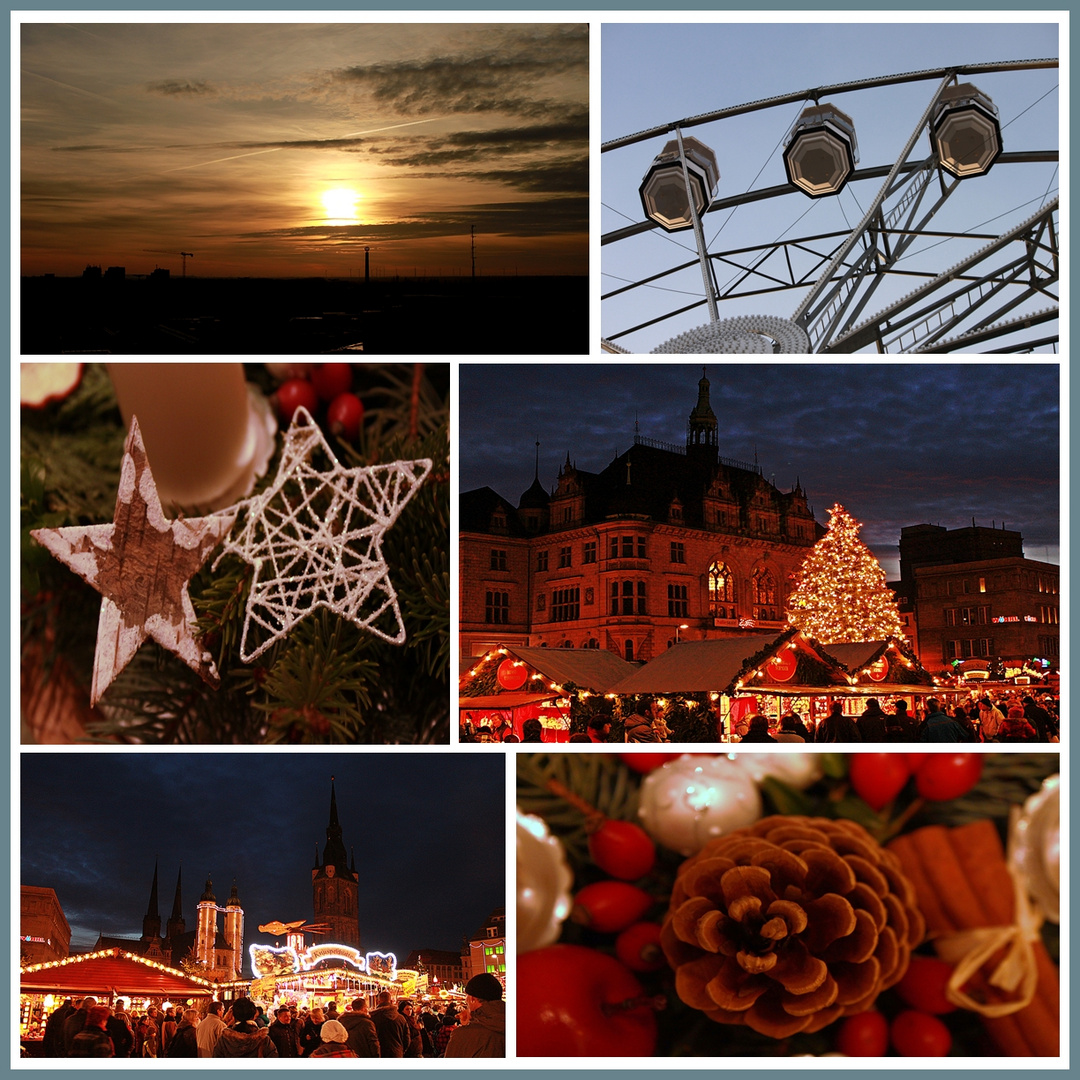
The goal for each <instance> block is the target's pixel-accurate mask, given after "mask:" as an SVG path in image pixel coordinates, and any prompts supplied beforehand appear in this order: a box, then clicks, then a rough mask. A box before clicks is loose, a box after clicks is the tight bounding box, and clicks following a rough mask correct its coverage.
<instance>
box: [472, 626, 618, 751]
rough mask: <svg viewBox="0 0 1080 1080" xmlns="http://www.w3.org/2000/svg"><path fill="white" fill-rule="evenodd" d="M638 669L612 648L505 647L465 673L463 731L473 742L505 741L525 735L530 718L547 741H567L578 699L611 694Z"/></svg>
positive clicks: (486, 656) (501, 647) (493, 650)
mask: <svg viewBox="0 0 1080 1080" xmlns="http://www.w3.org/2000/svg"><path fill="white" fill-rule="evenodd" d="M635 670H636V665H634V664H630V663H627V661H625V660H623V659H622V658H621V657H619V656H616V654H615V653H613V652H609V651H608V650H606V649H543V648H527V647H525V646H514V647H507V646H499V647H498V648H497V649H492V650H491V652H489V653H487V655H485V656H484V657H482V658H481V659H480V660H478V661H477V662H476V663H475V664H474V665H473V667H472V668H471V669H470V670H469V671H466V672H463V673H462V675H461V679H460V682H459V688H458V707H459V710H460V728H459V730H460V731H461V732H462V734H463V737H465V738H468V739H469V740H470V741H487V742H502V741H503V740H504V739H505V738H506V736H507V735H509V734H514V735H515V736H517V738H518V739H524V736H523V734H522V729H523V726H524V724H525V722H526V721H527V720H539V721H540V726H541V730H542V741H543V742H567V741H568V740H569V738H570V719H571V717H570V709H571V702H572V699H578V698H582V697H586V698H587V697H590V696H593V695H598V694H599V695H603V694H606V693H608V692H609V691H610V690H611V688H612V687H613V686H614V685H615V684H616V683H617V682H619V681H620V680H621V679H624V678H626V676H627V675H629V674H630V673H631V672H633V671H635Z"/></svg>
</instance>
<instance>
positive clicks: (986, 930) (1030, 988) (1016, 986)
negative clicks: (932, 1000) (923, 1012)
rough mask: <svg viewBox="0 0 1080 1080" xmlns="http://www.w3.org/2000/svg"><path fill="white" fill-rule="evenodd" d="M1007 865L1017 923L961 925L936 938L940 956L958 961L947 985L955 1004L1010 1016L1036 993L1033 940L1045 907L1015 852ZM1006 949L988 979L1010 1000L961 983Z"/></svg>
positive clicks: (1029, 1002) (951, 962)
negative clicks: (980, 995)
mask: <svg viewBox="0 0 1080 1080" xmlns="http://www.w3.org/2000/svg"><path fill="white" fill-rule="evenodd" d="M1007 868H1008V871H1009V877H1010V878H1011V880H1012V885H1013V903H1014V907H1013V923H1012V925H1010V926H985V927H979V928H977V929H973V930H958V931H956V932H955V933H952V934H945V935H943V936H942V937H940V938H936V939H935V941H934V948H935V949H936V950H937V953H938V956H940V957H941V959H942V960H945V961H946V962H947V963H950V964H954V965H955V970H954V971H953V974H952V977H951V978H950V979H949V981H948V984H947V985H946V987H945V996H946V997H947V998H948V999H949V1001H951V1002H952V1003H953V1004H954V1005H958V1006H959V1007H960V1008H962V1009H970V1010H971V1011H972V1012H977V1013H979V1014H980V1015H981V1016H988V1017H997V1016H1008V1015H1010V1014H1011V1013H1015V1012H1019V1011H1020V1010H1021V1009H1023V1008H1026V1007H1027V1006H1028V1005H1030V1004H1031V1002H1032V1001H1033V1000H1034V998H1035V991H1036V988H1037V985H1038V981H1039V972H1038V967H1037V964H1036V960H1035V950H1034V948H1033V946H1034V944H1035V942H1037V941H1038V940H1039V928H1040V927H1041V926H1042V924H1043V913H1042V911H1041V910H1040V909H1039V908H1038V907H1037V906H1036V905H1034V904H1032V903H1031V901H1030V900H1029V899H1028V887H1027V878H1026V877H1025V875H1024V872H1023V870H1021V869H1020V867H1019V866H1018V865H1017V864H1016V862H1015V861H1014V860H1013V859H1012V858H1011V857H1010V859H1009V861H1008V863H1007ZM1002 949H1004V950H1005V955H1004V956H1003V957H1002V958H1001V961H1000V962H999V963H998V965H997V967H996V968H994V971H993V973H992V974H991V975H990V976H989V977H988V979H987V981H988V982H989V984H990V985H991V986H993V987H995V988H996V989H998V990H1002V991H1004V992H1005V993H1006V994H1011V995H1013V997H1012V998H1011V999H1010V1000H1008V1001H996V1002H989V1003H988V1002H981V1001H976V1000H975V999H974V998H972V997H971V996H970V995H969V994H966V993H964V991H963V990H962V989H961V987H962V986H964V985H965V984H966V983H967V982H968V980H969V979H971V978H972V976H973V975H975V974H976V972H978V971H979V969H980V968H981V967H982V966H983V965H984V964H985V963H987V961H989V960H990V959H991V958H992V957H993V956H995V955H996V954H997V953H999V952H1001V950H1002Z"/></svg>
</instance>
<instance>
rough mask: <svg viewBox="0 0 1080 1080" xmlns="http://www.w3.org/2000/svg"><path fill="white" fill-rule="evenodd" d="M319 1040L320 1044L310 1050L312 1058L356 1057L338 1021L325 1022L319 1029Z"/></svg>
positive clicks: (346, 1033) (345, 1032)
mask: <svg viewBox="0 0 1080 1080" xmlns="http://www.w3.org/2000/svg"><path fill="white" fill-rule="evenodd" d="M345 1015H347V1014H345ZM319 1038H320V1039H321V1040H322V1043H321V1044H320V1045H319V1046H317V1047H316V1048H315V1049H314V1050H312V1052H311V1056H312V1057H313V1058H325V1057H350V1058H354V1057H356V1051H354V1050H351V1049H350V1048H349V1041H348V1040H349V1033H348V1032H347V1031H346V1030H345V1026H344V1025H343V1024H342V1023H341V1021H340V1020H327V1021H326V1023H324V1024H323V1026H322V1027H321V1028H320V1029H319Z"/></svg>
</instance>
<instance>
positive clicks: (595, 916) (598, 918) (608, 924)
mask: <svg viewBox="0 0 1080 1080" xmlns="http://www.w3.org/2000/svg"><path fill="white" fill-rule="evenodd" d="M653 903H654V901H653V898H652V897H651V896H650V895H649V894H648V893H647V892H646V891H645V890H644V889H639V888H638V887H637V886H636V885H628V884H627V883H626V882H625V881H596V882H594V883H593V884H592V885H586V886H585V888H584V889H582V890H581V891H580V892H579V893H578V894H577V896H575V897H574V909H573V911H572V912H571V913H570V918H572V919H573V920H574V922H576V923H580V924H581V925H582V926H587V927H588V928H589V929H590V930H596V931H599V933H601V934H617V933H618V932H619V931H620V930H625V929H626V928H627V927H628V926H630V925H631V924H632V923H636V922H637V921H638V920H639V919H640V918H641V917H642V916H643V915H644V914H645V912H646V911H648V910H649V908H651V907H652V906H653Z"/></svg>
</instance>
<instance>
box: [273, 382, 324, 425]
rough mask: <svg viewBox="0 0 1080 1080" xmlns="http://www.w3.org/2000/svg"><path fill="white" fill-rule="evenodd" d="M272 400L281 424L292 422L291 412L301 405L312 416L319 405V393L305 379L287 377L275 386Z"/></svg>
mask: <svg viewBox="0 0 1080 1080" xmlns="http://www.w3.org/2000/svg"><path fill="white" fill-rule="evenodd" d="M273 401H274V404H275V406H276V407H277V414H278V419H279V420H280V421H281V422H282V423H283V424H289V423H292V418H293V413H295V412H296V410H297V409H299V408H301V407H302V408H305V409H307V411H308V412H309V413H311V414H312V415H313V416H314V415H315V410H316V409H317V408H318V405H319V395H318V394H316V393H315V387H314V386H312V385H311V383H309V382H308V381H307V379H288V380H286V381H285V382H283V383H282V384H281V385H280V386H279V387H278V388H277V391H276V392H275V394H274V397H273Z"/></svg>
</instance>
